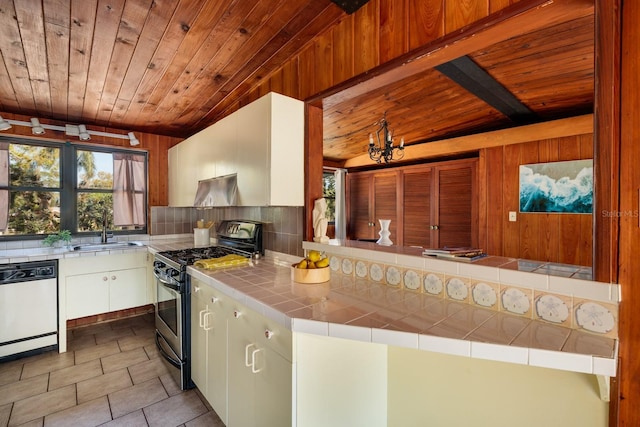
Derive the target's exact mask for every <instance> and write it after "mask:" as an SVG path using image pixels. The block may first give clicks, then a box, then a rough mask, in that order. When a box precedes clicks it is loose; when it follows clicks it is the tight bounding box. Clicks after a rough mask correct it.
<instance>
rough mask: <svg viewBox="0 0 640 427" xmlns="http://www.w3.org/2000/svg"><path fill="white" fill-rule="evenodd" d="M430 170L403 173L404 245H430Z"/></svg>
mask: <svg viewBox="0 0 640 427" xmlns="http://www.w3.org/2000/svg"><path fill="white" fill-rule="evenodd" d="M432 175H433V174H432V172H431V170H430V169H429V170H426V171H420V172H411V173H404V175H403V187H404V220H403V225H404V245H405V246H422V247H425V248H429V247H431V230H430V228H429V227H430V226H431V224H432V221H431V180H432Z"/></svg>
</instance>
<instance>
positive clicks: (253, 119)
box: [236, 97, 271, 206]
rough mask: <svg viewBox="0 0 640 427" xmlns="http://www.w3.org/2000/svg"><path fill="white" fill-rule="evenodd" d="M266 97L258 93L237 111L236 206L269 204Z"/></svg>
mask: <svg viewBox="0 0 640 427" xmlns="http://www.w3.org/2000/svg"><path fill="white" fill-rule="evenodd" d="M270 110H271V108H270V99H269V97H262V98H260V99H257V100H256V101H253V102H252V103H250V104H248V105H246V106H244V107H243V108H241V109H240V110H238V111H237V114H236V115H237V119H238V133H237V138H238V140H237V141H238V142H237V149H238V156H237V161H236V163H237V166H238V204H239V206H265V205H268V204H269V200H268V193H269V187H270V185H271V182H270V178H271V177H270V175H269V164H270V157H269V155H270V146H271V138H270V134H271V132H270V123H271V113H270Z"/></svg>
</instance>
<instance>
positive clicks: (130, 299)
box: [63, 253, 150, 319]
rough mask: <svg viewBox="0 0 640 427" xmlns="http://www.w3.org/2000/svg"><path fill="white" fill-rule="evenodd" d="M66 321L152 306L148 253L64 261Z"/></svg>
mask: <svg viewBox="0 0 640 427" xmlns="http://www.w3.org/2000/svg"><path fill="white" fill-rule="evenodd" d="M64 262H65V267H64V270H65V272H67V273H66V275H65V276H64V277H63V280H64V283H65V285H66V318H67V319H77V318H79V317H85V316H92V315H95V314H101V313H107V312H110V311H116V310H124V309H127V308H133V307H138V306H142V305H145V304H148V303H149V301H150V300H149V296H148V295H147V294H148V292H147V267H146V253H136V254H133V255H120V254H118V255H105V256H100V257H95V259H91V262H88V261H87V258H85V257H81V258H74V259H71V260H64Z"/></svg>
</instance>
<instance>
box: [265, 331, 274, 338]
mask: <svg viewBox="0 0 640 427" xmlns="http://www.w3.org/2000/svg"><path fill="white" fill-rule="evenodd" d="M264 337H265V338H266V339H268V340H270V339H271V337H273V331H270V330H269V329H265V330H264Z"/></svg>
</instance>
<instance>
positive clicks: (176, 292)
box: [153, 220, 264, 390]
mask: <svg viewBox="0 0 640 427" xmlns="http://www.w3.org/2000/svg"><path fill="white" fill-rule="evenodd" d="M216 232H217V239H218V245H217V246H210V247H204V248H203V247H198V248H195V247H194V248H188V249H182V250H175V251H164V252H158V253H156V254H155V259H154V263H153V272H154V276H155V277H156V297H157V299H156V301H157V304H156V310H155V311H156V316H155V317H156V320H155V325H156V345H157V347H158V350H159V351H160V353H161V355H162V358H163V360H164V361H165V363H166V364H167V366H168V369H169V371H170V372H171V373H172V375H173V376H174V378H175V380H176V383H177V384H178V385H180V388H181V389H182V390H186V389H189V388H192V387H193V382H192V381H191V337H190V331H191V325H190V319H191V284H190V280H189V275H188V274H187V267H188V266H190V265H193V263H195V262H196V261H198V260H203V259H211V258H219V257H223V256H225V255H229V254H237V255H242V256H245V257H248V258H251V257H254V256H256V255H264V245H263V240H262V232H263V224H262V223H260V222H255V221H246V220H229V221H222V222H221V223H220V225H219V226H218V227H217V229H216Z"/></svg>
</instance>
